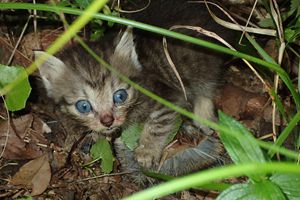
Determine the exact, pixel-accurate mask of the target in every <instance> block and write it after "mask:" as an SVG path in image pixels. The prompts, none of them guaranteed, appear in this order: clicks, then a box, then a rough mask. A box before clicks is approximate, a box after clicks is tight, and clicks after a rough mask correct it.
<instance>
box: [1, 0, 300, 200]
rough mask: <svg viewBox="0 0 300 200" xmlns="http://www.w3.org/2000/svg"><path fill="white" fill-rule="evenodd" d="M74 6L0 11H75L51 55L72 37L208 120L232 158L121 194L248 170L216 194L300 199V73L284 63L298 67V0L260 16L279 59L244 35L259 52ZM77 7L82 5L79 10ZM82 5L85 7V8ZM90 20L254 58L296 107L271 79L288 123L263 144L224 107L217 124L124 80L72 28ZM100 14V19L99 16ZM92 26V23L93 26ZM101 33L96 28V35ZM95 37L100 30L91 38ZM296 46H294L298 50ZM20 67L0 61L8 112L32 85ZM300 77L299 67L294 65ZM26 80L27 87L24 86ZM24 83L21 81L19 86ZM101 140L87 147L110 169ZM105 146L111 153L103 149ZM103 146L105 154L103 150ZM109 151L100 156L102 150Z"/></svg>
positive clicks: (160, 190)
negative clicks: (289, 58)
mask: <svg viewBox="0 0 300 200" xmlns="http://www.w3.org/2000/svg"><path fill="white" fill-rule="evenodd" d="M75 2H76V3H75V4H72V5H71V7H65V6H70V4H69V3H70V2H68V1H62V2H61V4H59V5H56V6H50V5H46V4H29V3H1V4H0V9H1V10H5V9H15V10H17V9H30V10H39V11H46V12H54V13H56V14H58V15H59V14H61V13H64V14H71V15H74V16H76V15H80V17H78V18H77V19H76V20H75V21H74V22H73V23H72V24H71V25H70V26H69V27H68V29H67V31H66V32H65V33H63V34H62V35H61V36H60V37H59V38H58V39H57V40H56V41H55V42H54V43H53V44H52V45H51V46H50V47H49V48H48V49H47V52H48V53H49V54H54V53H56V52H57V51H58V50H59V49H60V48H62V47H63V46H64V45H65V44H66V43H67V42H68V41H69V40H70V39H72V38H75V39H76V40H78V41H79V43H81V44H82V46H83V47H84V48H85V49H86V50H87V51H88V52H89V53H90V54H91V55H92V56H93V57H94V58H95V59H96V60H97V61H98V62H100V63H101V64H102V65H103V66H105V67H107V68H108V69H109V70H111V71H112V72H113V73H115V74H117V75H118V76H119V77H120V78H121V79H122V80H124V81H126V82H127V83H129V84H130V85H132V86H133V87H135V88H136V89H137V90H139V91H141V92H142V93H144V94H146V95H148V96H150V97H151V98H153V99H155V100H157V101H159V102H160V103H162V104H164V105H165V106H168V107H170V108H172V109H174V110H176V111H177V112H179V113H181V114H182V115H184V116H187V117H189V118H191V119H193V120H195V121H198V122H200V123H202V124H205V125H207V126H209V127H211V128H213V129H215V130H217V131H218V132H219V133H220V138H221V140H222V142H223V144H224V146H225V148H226V150H227V152H228V154H229V155H230V157H231V159H232V160H233V162H234V165H228V166H222V167H217V168H214V169H208V170H203V171H200V172H197V173H195V174H191V175H188V176H185V177H180V178H174V179H172V180H170V181H168V182H166V183H163V184H160V185H157V186H155V187H153V188H150V189H146V190H144V191H141V192H139V193H136V194H134V195H132V196H130V197H126V198H124V199H130V200H133V199H153V198H159V197H162V196H165V195H168V194H171V193H175V192H177V191H181V190H185V189H189V188H193V187H198V188H201V186H203V187H204V188H205V189H207V187H205V186H208V185H210V186H209V187H210V188H217V187H218V185H220V186H221V185H222V184H223V183H218V182H221V181H223V180H224V179H227V178H231V177H240V176H246V177H247V181H246V182H245V183H239V184H234V185H232V186H230V187H228V188H227V189H225V188H222V189H220V190H223V189H224V191H222V193H221V194H220V195H219V196H218V199H222V200H224V199H230V200H232V199H299V198H300V191H299V188H300V167H299V158H300V156H299V155H300V154H299V146H300V137H299V127H297V125H298V122H299V120H300V109H299V107H300V93H299V91H300V78H299V77H298V83H297V84H295V82H294V81H292V77H291V76H290V75H289V74H288V73H287V72H286V71H285V69H284V68H283V67H282V66H281V64H282V58H283V55H284V51H285V50H287V51H289V52H294V54H295V55H296V58H297V60H298V63H299V65H298V70H299V69H300V62H299V60H300V55H299V53H297V50H296V49H295V47H296V48H298V49H299V44H300V39H299V38H300V37H299V36H300V3H299V1H297V0H290V1H286V2H285V3H284V4H283V5H282V6H284V7H285V8H286V9H285V10H284V12H279V9H277V7H276V6H277V3H276V2H275V1H273V2H272V1H270V2H271V3H270V4H269V3H268V1H263V4H264V6H265V8H266V10H268V11H269V14H270V18H269V19H265V20H263V21H261V22H260V25H261V26H262V27H269V28H272V29H274V30H276V31H277V34H276V35H277V36H276V37H277V38H276V41H277V43H278V47H279V56H278V61H274V59H273V58H271V56H270V55H268V53H267V52H265V51H264V50H263V48H262V47H260V45H259V44H258V43H257V42H256V41H255V39H253V38H252V37H251V36H249V35H248V34H246V38H247V39H248V40H249V42H250V44H251V45H253V47H254V48H255V49H256V51H257V52H258V53H259V55H260V56H261V58H262V59H261V58H257V57H254V56H252V55H248V54H245V53H242V52H238V51H235V50H231V49H228V48H225V47H222V46H220V45H216V44H212V43H210V42H207V41H203V40H200V39H197V38H192V37H190V36H186V35H183V34H180V33H176V32H173V31H170V30H165V29H162V28H159V27H154V26H151V25H147V24H143V23H140V22H135V21H131V20H127V19H123V18H119V17H117V16H115V15H111V12H110V11H109V12H108V13H107V12H106V11H105V12H104V14H102V13H101V14H100V13H97V12H98V10H100V9H101V8H103V6H104V5H105V4H106V3H107V1H105V0H96V1H93V2H89V1H84V2H86V3H84V2H81V1H80V2H79V1H75ZM78 7H80V8H78ZM83 9H84V10H83ZM92 19H93V22H92V23H94V24H95V23H96V24H99V23H100V24H101V23H102V21H109V22H111V23H119V24H123V25H130V26H133V27H135V28H140V29H144V30H147V31H151V32H154V33H158V34H162V35H165V36H168V37H173V38H177V39H181V40H184V41H187V42H191V43H194V44H197V45H201V46H204V47H207V48H210V49H214V50H216V51H220V52H223V53H227V54H231V55H233V56H235V57H238V58H243V59H246V60H248V61H250V62H252V63H255V64H258V65H259V66H260V67H262V68H263V69H264V70H268V71H272V72H274V74H275V80H276V79H277V78H276V77H279V78H280V79H281V80H282V81H283V83H284V84H285V85H284V87H286V88H288V90H289V95H291V97H292V99H293V103H294V105H295V109H293V110H289V111H288V110H286V109H285V108H284V106H283V103H282V102H281V101H282V100H281V98H280V96H279V95H278V94H277V85H276V82H277V81H274V85H273V86H268V92H269V93H270V95H271V96H272V97H273V101H274V105H276V107H277V109H278V110H279V111H280V114H281V117H283V118H284V119H285V120H286V121H287V123H286V126H285V127H282V131H281V133H280V134H279V137H278V138H276V140H275V142H265V141H262V140H260V139H256V138H255V137H254V136H253V135H252V134H251V132H250V131H249V130H247V129H246V128H245V127H244V126H243V125H242V124H241V123H239V122H237V121H236V120H234V119H233V118H231V117H229V116H227V115H226V114H224V113H223V112H221V111H220V112H219V122H218V123H214V122H211V121H207V120H205V119H202V118H200V117H199V116H195V115H194V114H193V113H190V112H188V111H187V110H184V109H182V108H180V107H177V106H175V105H173V104H172V103H170V102H168V101H166V100H165V99H162V98H160V97H159V96H157V95H155V94H153V93H152V92H151V91H148V90H146V89H144V88H142V87H141V86H139V85H137V84H136V83H134V82H132V81H131V80H129V79H128V78H127V77H125V76H123V75H122V74H120V73H119V72H118V71H116V70H115V69H114V68H113V66H110V65H109V64H108V63H106V62H105V61H104V60H102V58H100V57H98V56H97V55H96V54H95V53H94V52H92V50H91V49H89V47H88V46H87V45H86V44H84V42H83V41H82V40H80V39H79V37H77V36H76V33H77V32H78V31H79V30H80V29H81V28H83V27H84V26H85V25H86V24H87V23H88V22H89V21H90V20H92ZM99 20H101V22H100V21H99ZM95 32H97V29H96V31H95ZM95 32H94V33H93V34H94V36H92V38H94V39H96V38H98V36H100V35H97V34H98V33H95ZM100 32H102V30H101V29H99V33H100ZM95 35H97V36H95ZM298 52H299V51H298ZM45 59H46V57H42V58H40V59H39V60H37V61H36V63H41V62H43V61H45ZM36 63H33V64H32V65H30V66H29V67H27V68H26V71H27V74H28V75H30V74H31V73H33V72H34V71H35V70H36V68H37V67H36V66H37V65H38V64H36ZM23 71H24V70H22V68H17V67H7V66H4V65H1V66H0V88H1V90H0V95H1V96H4V98H5V102H6V105H7V108H8V109H9V110H10V111H16V110H20V109H22V108H24V106H25V102H26V98H27V97H28V95H29V92H30V86H29V85H28V80H27V79H28V75H27V74H25V73H24V72H23ZM298 76H300V70H299V71H298ZM25 84H26V87H25ZM21 85H22V87H20V86H21ZM293 133H295V134H297V135H298V136H297V140H296V142H295V144H294V150H289V149H287V148H285V147H283V143H284V142H285V141H286V139H287V138H288V137H289V136H290V135H291V134H293ZM99 143H100V144H96V146H94V147H93V148H92V151H93V152H92V154H93V155H94V156H93V157H94V158H95V159H102V160H103V162H102V164H103V166H102V168H103V169H104V172H106V173H109V172H111V170H112V165H111V164H112V160H113V159H112V153H111V151H110V150H107V149H110V148H109V147H107V148H105V149H106V150H103V149H102V150H101V149H99V147H103V146H107V145H108V143H107V142H105V140H101V141H99ZM108 151H110V152H108ZM103 152H104V153H103ZM105 153H106V154H107V155H104V154H105ZM276 154H277V155H279V154H281V155H282V157H281V159H280V160H279V159H278V158H279V156H277V157H276V158H275V157H274V155H276Z"/></svg>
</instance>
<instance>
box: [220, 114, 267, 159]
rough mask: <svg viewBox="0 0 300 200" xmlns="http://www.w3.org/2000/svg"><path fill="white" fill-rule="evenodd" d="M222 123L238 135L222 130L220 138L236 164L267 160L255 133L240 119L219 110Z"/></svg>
mask: <svg viewBox="0 0 300 200" xmlns="http://www.w3.org/2000/svg"><path fill="white" fill-rule="evenodd" d="M219 119H220V124H221V125H222V126H225V127H227V128H228V129H230V130H231V131H232V132H234V133H235V135H236V137H234V136H232V135H228V134H225V133H223V132H222V131H221V133H220V138H221V140H222V142H223V143H224V146H225V148H226V150H227V151H228V153H229V155H230V157H231V158H232V160H233V161H234V162H235V163H236V164H242V163H249V162H261V163H263V162H266V160H265V158H264V155H263V152H262V151H261V149H260V148H259V145H258V144H257V143H256V142H255V138H254V137H253V135H252V134H251V133H250V132H249V131H248V130H247V129H246V128H245V127H244V126H243V125H242V124H241V123H239V122H238V121H236V120H235V119H233V118H231V117H229V116H228V115H226V114H225V113H223V112H221V111H219Z"/></svg>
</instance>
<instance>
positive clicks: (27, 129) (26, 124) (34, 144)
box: [0, 114, 47, 160]
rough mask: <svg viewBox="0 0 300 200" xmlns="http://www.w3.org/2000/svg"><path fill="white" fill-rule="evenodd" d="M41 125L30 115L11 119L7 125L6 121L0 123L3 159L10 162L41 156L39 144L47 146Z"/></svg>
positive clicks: (0, 147)
mask: <svg viewBox="0 0 300 200" xmlns="http://www.w3.org/2000/svg"><path fill="white" fill-rule="evenodd" d="M43 123H44V122H42V120H41V119H39V118H37V117H35V116H33V115H32V114H27V115H24V116H21V117H19V118H16V119H11V122H10V124H9V125H8V123H7V121H1V122H0V144H1V146H0V151H1V152H2V151H3V149H4V153H3V157H4V158H6V159H10V160H24V159H34V158H37V157H40V156H41V155H42V154H43V151H42V149H41V147H40V144H45V145H47V140H46V139H45V138H44V136H43V130H44V128H43ZM4 147H5V148H4Z"/></svg>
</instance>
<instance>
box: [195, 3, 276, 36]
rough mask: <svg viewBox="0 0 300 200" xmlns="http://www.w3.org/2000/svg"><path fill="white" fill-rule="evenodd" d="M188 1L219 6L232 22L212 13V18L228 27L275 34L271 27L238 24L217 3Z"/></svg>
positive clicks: (263, 33) (270, 34) (256, 32)
mask: <svg viewBox="0 0 300 200" xmlns="http://www.w3.org/2000/svg"><path fill="white" fill-rule="evenodd" d="M189 2H190V3H206V5H207V4H212V5H214V6H216V7H217V8H219V9H220V10H221V11H222V12H223V13H224V14H225V15H226V16H227V17H228V18H229V19H230V20H231V21H233V22H234V23H230V22H227V21H225V20H223V19H220V18H219V17H217V16H216V15H213V16H212V17H213V18H214V20H215V21H216V22H217V23H218V24H220V25H222V26H224V27H226V28H229V29H232V30H236V31H246V32H249V33H255V34H261V35H269V36H276V31H275V30H273V29H264V28H253V27H245V26H242V25H240V24H238V23H237V22H236V21H235V20H234V19H233V18H232V17H231V16H230V15H229V14H228V13H227V12H226V11H225V10H224V9H223V8H221V7H220V6H219V5H218V4H215V3H212V2H209V1H206V0H204V1H189Z"/></svg>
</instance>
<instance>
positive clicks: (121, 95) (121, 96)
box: [113, 89, 128, 103]
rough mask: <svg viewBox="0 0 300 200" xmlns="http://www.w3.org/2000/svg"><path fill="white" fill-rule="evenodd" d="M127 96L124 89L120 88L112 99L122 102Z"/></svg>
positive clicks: (115, 101)
mask: <svg viewBox="0 0 300 200" xmlns="http://www.w3.org/2000/svg"><path fill="white" fill-rule="evenodd" d="M127 97H128V94H127V92H126V90H124V89H120V90H117V91H116V92H115V93H114V96H113V100H114V103H123V102H124V101H126V99H127Z"/></svg>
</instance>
